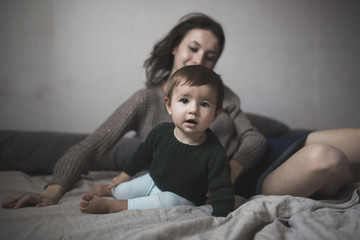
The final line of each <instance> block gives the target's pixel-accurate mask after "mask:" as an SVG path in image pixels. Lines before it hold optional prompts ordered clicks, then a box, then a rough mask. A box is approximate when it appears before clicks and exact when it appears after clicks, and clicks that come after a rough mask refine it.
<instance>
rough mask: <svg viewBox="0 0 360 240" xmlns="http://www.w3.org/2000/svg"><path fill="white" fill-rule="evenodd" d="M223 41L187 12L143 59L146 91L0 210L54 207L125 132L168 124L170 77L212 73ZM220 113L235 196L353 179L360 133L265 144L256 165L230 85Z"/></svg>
mask: <svg viewBox="0 0 360 240" xmlns="http://www.w3.org/2000/svg"><path fill="white" fill-rule="evenodd" d="M224 44H225V38H224V33H223V30H222V28H221V26H220V25H219V24H218V23H217V22H215V21H214V20H212V19H211V18H209V17H208V16H206V15H203V14H190V15H186V16H185V17H184V18H182V19H181V20H180V22H179V23H178V24H177V25H176V26H175V27H174V28H173V29H172V30H171V31H170V32H169V33H168V35H167V36H166V37H165V38H164V39H162V40H161V41H160V42H158V43H157V44H156V45H155V46H154V48H153V51H152V53H151V56H150V58H149V59H147V60H146V61H145V64H144V66H145V68H146V73H147V82H146V86H147V88H145V89H141V90H139V91H138V92H136V93H135V94H134V95H133V96H132V97H130V98H129V99H128V100H127V101H126V102H125V103H123V104H122V105H121V106H120V107H119V108H118V109H117V110H116V111H115V112H114V113H113V115H112V116H110V118H109V119H108V120H107V121H105V122H104V123H103V124H102V125H101V126H100V127H99V128H98V129H97V130H96V131H95V132H94V133H93V134H92V135H90V136H89V137H88V138H87V139H85V140H84V141H83V142H81V143H80V144H77V145H75V146H74V147H72V148H70V149H69V150H68V151H67V152H66V153H65V155H64V156H63V157H62V158H61V159H60V160H59V161H58V162H57V164H56V166H55V169H54V173H53V180H52V182H51V183H50V184H49V185H48V186H47V187H46V188H45V190H44V191H43V192H42V193H41V194H28V195H19V196H12V197H9V198H8V199H6V200H5V201H4V202H3V207H14V208H19V207H23V206H25V205H33V206H47V205H52V204H56V203H57V202H58V201H59V199H60V198H61V196H62V194H63V193H64V192H66V191H67V190H69V189H70V187H71V186H72V185H73V184H74V183H75V182H76V181H77V180H79V178H80V177H81V174H84V173H86V172H87V171H88V169H89V167H90V166H91V165H92V164H94V163H95V162H97V161H100V160H101V159H102V157H103V156H104V155H105V154H106V153H107V152H108V151H109V150H110V149H111V148H112V146H114V144H115V143H116V142H117V141H118V140H119V139H120V138H121V137H122V136H123V135H124V134H125V133H126V132H128V131H130V130H134V131H135V132H136V133H137V135H138V136H139V138H140V139H141V140H144V139H145V137H146V136H147V134H148V132H149V131H150V130H151V129H152V128H153V127H154V126H155V125H157V124H158V123H161V122H169V121H171V119H170V118H169V116H168V114H167V112H166V108H165V106H164V104H163V102H162V99H163V95H164V89H166V86H167V79H168V78H169V76H170V74H171V73H173V72H174V71H176V70H177V69H179V68H181V67H183V66H185V65H195V64H199V65H203V66H206V67H208V68H210V69H213V68H214V67H215V64H216V62H217V60H218V59H219V57H220V56H221V53H222V51H223V48H224ZM223 108H224V112H223V113H222V114H221V115H220V116H219V117H218V119H217V120H216V121H215V122H214V123H213V124H212V125H211V129H212V130H213V131H214V132H215V134H216V135H217V136H218V138H219V139H220V141H221V143H222V144H223V146H224V147H225V149H226V151H227V155H228V157H229V159H230V165H231V179H232V181H233V182H234V183H235V192H236V193H237V194H238V195H242V196H246V197H250V196H252V195H254V194H260V193H262V194H292V195H295V196H304V197H309V196H312V195H314V194H319V195H320V196H330V195H333V194H334V193H335V192H337V191H338V190H339V189H340V188H341V187H342V186H343V185H344V184H347V183H349V182H350V181H352V180H353V179H354V178H355V171H350V167H353V166H356V165H358V164H359V162H360V146H359V143H360V130H359V129H342V130H331V131H322V132H313V133H310V134H303V135H299V136H294V137H290V138H285V139H281V140H270V141H268V150H267V151H266V155H265V157H264V158H262V159H261V161H260V162H259V163H258V164H257V162H258V160H259V159H260V158H261V157H262V155H263V153H264V151H265V148H266V142H265V138H264V137H263V136H262V135H261V134H260V133H259V132H258V131H257V130H256V129H254V128H253V127H252V126H251V124H250V123H249V121H248V119H247V118H246V116H245V115H244V114H243V112H242V111H241V109H240V101H239V98H238V97H237V96H236V95H235V94H234V93H233V92H232V91H231V90H229V89H228V88H227V87H225V99H224V104H223ZM255 164H256V165H255ZM352 169H354V168H352ZM117 181H118V182H121V181H122V180H121V179H117Z"/></svg>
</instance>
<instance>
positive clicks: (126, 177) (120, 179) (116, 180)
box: [107, 172, 131, 189]
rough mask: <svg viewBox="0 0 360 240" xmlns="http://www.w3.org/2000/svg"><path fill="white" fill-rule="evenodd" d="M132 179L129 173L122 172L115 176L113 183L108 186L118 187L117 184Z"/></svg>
mask: <svg viewBox="0 0 360 240" xmlns="http://www.w3.org/2000/svg"><path fill="white" fill-rule="evenodd" d="M130 179H131V176H130V175H128V174H127V173H125V172H121V173H120V174H119V176H117V177H114V178H113V180H112V181H111V183H110V184H109V185H108V186H107V187H108V188H109V189H110V188H112V187H116V186H117V185H119V184H120V183H122V182H127V181H129V180H130Z"/></svg>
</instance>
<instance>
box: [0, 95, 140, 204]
mask: <svg viewBox="0 0 360 240" xmlns="http://www.w3.org/2000/svg"><path fill="white" fill-rule="evenodd" d="M142 93H143V92H142V90H140V91H138V92H136V93H135V94H134V95H133V96H132V97H130V98H129V99H128V100H127V101H126V102H124V103H123V104H122V105H121V106H120V107H119V108H118V109H117V110H116V111H115V112H114V113H113V114H112V115H111V116H110V117H109V118H108V119H107V120H106V121H105V122H104V123H103V124H102V125H101V126H100V127H99V128H98V129H97V130H96V131H95V132H94V133H93V134H91V135H90V136H89V137H87V138H86V139H84V140H83V141H82V142H80V143H79V144H77V145H74V146H73V147H71V148H70V149H69V150H68V151H67V152H66V153H65V154H64V156H63V157H62V158H60V159H59V160H58V161H57V163H56V165H55V168H54V171H53V178H52V181H51V182H50V183H49V184H48V185H47V186H46V188H45V190H44V191H43V192H42V193H41V194H24V195H16V196H10V197H8V198H7V199H6V200H5V201H3V203H2V206H3V207H6V208H20V207H24V206H38V207H41V206H47V205H52V204H57V202H58V201H59V200H60V199H61V197H62V195H63V194H64V193H65V192H66V191H68V190H69V189H70V188H71V187H72V185H73V184H74V183H75V182H76V181H78V180H79V179H80V177H81V174H86V173H87V172H88V170H89V169H90V167H91V166H92V165H93V164H94V163H95V162H97V161H100V160H101V159H102V158H103V157H104V156H105V154H106V153H107V152H108V151H109V150H110V149H111V148H112V147H113V146H114V145H115V144H116V143H117V142H118V140H119V139H120V138H121V137H122V136H123V135H124V134H125V133H126V132H128V131H130V130H132V129H135V128H136V124H137V122H136V120H135V119H136V114H137V107H138V106H139V105H141V104H142V103H141V99H142Z"/></svg>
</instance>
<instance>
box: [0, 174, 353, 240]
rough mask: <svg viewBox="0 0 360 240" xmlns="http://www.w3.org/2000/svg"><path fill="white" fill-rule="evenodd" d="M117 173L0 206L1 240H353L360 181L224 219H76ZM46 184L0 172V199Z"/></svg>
mask: <svg viewBox="0 0 360 240" xmlns="http://www.w3.org/2000/svg"><path fill="white" fill-rule="evenodd" d="M116 174H117V173H115V172H91V173H90V174H89V175H88V176H86V178H84V179H82V180H81V181H79V182H78V183H77V184H76V185H75V186H74V188H73V189H72V190H71V191H69V192H67V193H66V194H65V195H64V197H63V198H62V199H61V201H60V202H59V204H57V205H54V206H49V207H42V208H35V207H27V208H22V209H16V210H12V209H3V208H1V209H0V239H1V240H5V239H36V240H41V239H87V240H88V239H292V240H293V239H326V240H331V239H357V240H358V239H360V205H359V203H360V183H356V184H353V185H351V186H349V187H347V188H346V189H344V190H343V191H342V192H341V194H339V195H338V196H337V197H336V198H335V199H332V200H327V201H324V200H323V201H314V200H311V199H307V198H300V197H291V196H261V195H259V196H255V197H253V198H251V199H250V200H248V201H246V202H245V203H243V204H242V205H241V206H240V207H238V208H237V209H236V210H234V211H233V212H232V213H231V214H229V215H228V216H227V217H226V218H223V217H219V218H214V217H211V214H210V213H211V207H210V206H200V207H191V206H178V207H170V208H161V209H152V210H130V211H124V212H120V213H114V214H98V215H97V214H83V213H81V212H80V210H79V208H78V205H79V201H80V196H81V194H82V193H85V192H89V190H90V187H91V185H93V184H94V183H109V182H110V180H111V179H112V177H114V176H115V175H116ZM50 178H51V177H50V176H29V175H26V174H24V173H22V172H17V171H15V172H10V171H8V172H0V200H1V201H3V200H4V199H5V198H6V197H7V196H9V195H12V194H17V193H22V192H41V191H42V189H43V187H44V185H45V184H46V183H47V182H48V181H49V180H50Z"/></svg>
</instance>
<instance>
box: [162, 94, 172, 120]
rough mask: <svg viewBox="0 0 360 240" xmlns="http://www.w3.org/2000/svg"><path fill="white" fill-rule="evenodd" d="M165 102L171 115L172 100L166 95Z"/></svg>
mask: <svg viewBox="0 0 360 240" xmlns="http://www.w3.org/2000/svg"><path fill="white" fill-rule="evenodd" d="M164 103H165V106H166V109H167V111H168V113H169V115H170V116H171V101H170V99H169V98H168V97H164Z"/></svg>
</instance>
